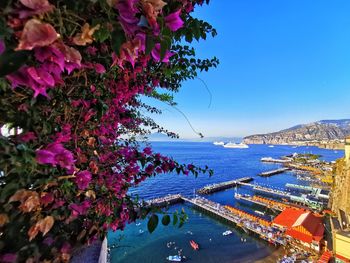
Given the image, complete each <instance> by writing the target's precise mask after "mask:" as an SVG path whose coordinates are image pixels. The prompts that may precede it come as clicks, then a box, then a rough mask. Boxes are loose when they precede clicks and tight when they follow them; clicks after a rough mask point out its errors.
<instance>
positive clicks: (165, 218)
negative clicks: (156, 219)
mask: <svg viewBox="0 0 350 263" xmlns="http://www.w3.org/2000/svg"><path fill="white" fill-rule="evenodd" d="M169 223H170V216H169V215H165V216H163V218H162V224H163V225H164V226H167V225H169Z"/></svg>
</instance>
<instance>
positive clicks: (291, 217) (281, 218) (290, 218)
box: [273, 208, 305, 228]
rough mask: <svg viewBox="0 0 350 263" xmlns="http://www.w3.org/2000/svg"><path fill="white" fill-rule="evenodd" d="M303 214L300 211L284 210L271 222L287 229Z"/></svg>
mask: <svg viewBox="0 0 350 263" xmlns="http://www.w3.org/2000/svg"><path fill="white" fill-rule="evenodd" d="M304 213H305V211H304V210H302V209H294V208H286V209H284V210H283V211H282V212H281V213H280V214H279V215H278V216H277V217H276V218H275V219H274V220H273V223H274V224H276V225H280V226H283V227H287V228H289V227H292V226H293V224H294V223H295V221H297V219H298V218H299V217H300V216H301V215H302V214H304Z"/></svg>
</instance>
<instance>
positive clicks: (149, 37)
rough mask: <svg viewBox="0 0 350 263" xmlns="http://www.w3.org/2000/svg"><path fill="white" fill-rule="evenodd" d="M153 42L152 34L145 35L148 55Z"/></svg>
mask: <svg viewBox="0 0 350 263" xmlns="http://www.w3.org/2000/svg"><path fill="white" fill-rule="evenodd" d="M155 44H156V43H155V42H154V39H153V36H151V35H147V36H146V55H149V54H150V53H151V51H152V49H153V48H154V46H155Z"/></svg>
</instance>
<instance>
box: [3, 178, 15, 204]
mask: <svg viewBox="0 0 350 263" xmlns="http://www.w3.org/2000/svg"><path fill="white" fill-rule="evenodd" d="M18 188H19V185H18V182H17V181H16V182H11V183H7V184H6V186H5V187H4V188H2V189H1V195H0V201H1V202H2V203H4V202H5V201H6V200H7V199H8V198H9V197H10V196H11V195H13V194H14V193H15V192H16V190H17V189H18Z"/></svg>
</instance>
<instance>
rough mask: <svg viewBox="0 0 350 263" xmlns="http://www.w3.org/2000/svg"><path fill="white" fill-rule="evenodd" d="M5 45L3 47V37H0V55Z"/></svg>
mask: <svg viewBox="0 0 350 263" xmlns="http://www.w3.org/2000/svg"><path fill="white" fill-rule="evenodd" d="M5 49H6V47H5V42H4V40H3V39H1V38H0V55H1V54H2V53H4V51H5Z"/></svg>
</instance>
